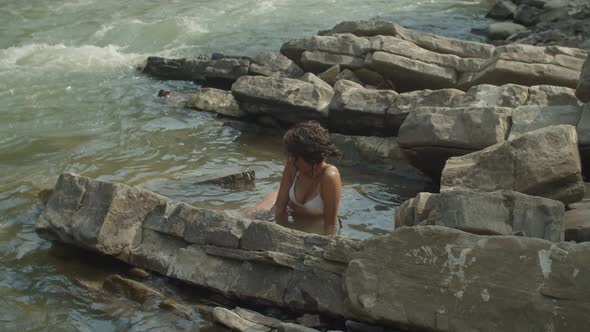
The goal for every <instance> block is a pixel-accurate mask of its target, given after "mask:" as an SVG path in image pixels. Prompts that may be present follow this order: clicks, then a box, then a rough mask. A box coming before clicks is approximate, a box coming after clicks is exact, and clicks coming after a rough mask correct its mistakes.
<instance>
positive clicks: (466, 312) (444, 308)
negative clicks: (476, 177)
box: [344, 226, 590, 331]
mask: <svg viewBox="0 0 590 332" xmlns="http://www.w3.org/2000/svg"><path fill="white" fill-rule="evenodd" d="M587 251H588V247H587V246H584V245H576V244H570V243H559V244H555V243H551V242H548V241H544V240H540V239H531V238H525V237H514V236H489V237H483V236H478V235H472V234H468V233H465V232H462V231H458V230H453V229H450V228H446V227H436V226H427V227H404V228H401V229H399V230H396V231H395V232H394V233H393V234H392V235H390V236H381V237H375V238H371V239H368V240H365V241H363V250H362V251H361V252H360V253H358V254H357V256H356V257H357V258H356V259H354V260H353V261H351V262H350V263H349V265H348V269H347V271H346V274H345V279H344V282H345V287H346V290H347V294H348V299H349V301H350V303H351V305H352V306H353V307H354V309H355V312H357V313H358V314H359V316H362V317H364V319H363V320H365V321H369V322H381V323H384V322H387V321H406V322H410V323H409V325H413V326H420V327H421V328H423V329H426V330H436V331H465V330H479V331H495V330H498V329H500V330H504V331H517V330H520V329H521V328H522V329H524V330H546V329H555V330H556V331H558V330H572V331H573V330H580V331H582V330H584V329H585V328H586V319H585V318H584V317H585V316H584V314H582V312H583V311H584V310H585V309H582V312H578V311H577V309H573V308H575V307H576V308H587V307H588V306H589V305H590V303H588V300H587V299H588V296H589V295H590V293H589V291H588V290H587V288H586V287H584V286H582V285H586V284H588V283H589V282H588V280H585V279H583V278H582V276H583V275H585V274H586V273H588V269H587V268H586V267H582V266H587V264H590V257H588V256H585V255H586V252H587ZM383 253H388V254H387V255H384V254H383ZM498 257H502V260H501V261H502V263H500V264H499V263H498ZM492 266H493V268H491V267H492ZM490 271H493V272H492V273H491V272H490ZM525 275H526V277H524V276H525ZM417 276H421V277H420V278H417ZM525 279H526V280H525ZM506 285H510V287H506ZM580 287H582V288H580ZM434 294H436V295H434ZM525 294H526V295H525ZM548 297H550V298H551V300H550V301H548V300H547V299H548ZM423 298H428V299H429V300H428V301H422V300H420V301H409V300H402V301H400V299H423ZM525 298H526V299H525ZM580 301H581V302H580ZM566 303H568V304H566ZM560 304H561V305H566V306H567V308H565V307H561V306H560ZM578 305H579V306H580V307H578ZM466 317H468V318H466ZM525 317H526V318H525ZM528 317H535V319H530V318H528Z"/></svg>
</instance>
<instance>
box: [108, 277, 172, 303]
mask: <svg viewBox="0 0 590 332" xmlns="http://www.w3.org/2000/svg"><path fill="white" fill-rule="evenodd" d="M103 288H104V289H106V290H108V291H110V292H113V293H115V294H120V295H123V296H125V297H126V298H128V299H130V300H133V301H136V302H139V303H145V302H147V301H149V300H152V299H157V298H160V297H162V293H160V292H159V291H157V290H155V289H153V288H151V287H149V286H146V285H144V284H143V283H141V282H138V281H135V280H131V279H127V278H123V277H121V276H120V275H117V274H116V275H112V276H109V277H108V278H106V279H105V281H104V284H103Z"/></svg>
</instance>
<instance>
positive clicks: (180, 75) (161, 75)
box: [142, 57, 210, 81]
mask: <svg viewBox="0 0 590 332" xmlns="http://www.w3.org/2000/svg"><path fill="white" fill-rule="evenodd" d="M209 64H210V61H208V60H187V59H166V58H160V57H149V58H148V59H147V63H146V65H145V67H144V68H143V70H142V72H143V73H144V74H146V75H149V76H152V77H155V78H158V79H161V80H182V81H203V80H205V79H206V76H205V68H207V66H208V65H209Z"/></svg>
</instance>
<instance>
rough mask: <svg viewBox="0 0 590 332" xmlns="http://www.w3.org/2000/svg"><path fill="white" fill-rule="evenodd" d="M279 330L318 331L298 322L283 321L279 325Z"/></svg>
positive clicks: (287, 331)
mask: <svg viewBox="0 0 590 332" xmlns="http://www.w3.org/2000/svg"><path fill="white" fill-rule="evenodd" d="M278 331H279V332H319V331H318V330H316V329H312V328H309V327H305V326H301V325H298V324H293V323H283V324H281V326H279V329H278Z"/></svg>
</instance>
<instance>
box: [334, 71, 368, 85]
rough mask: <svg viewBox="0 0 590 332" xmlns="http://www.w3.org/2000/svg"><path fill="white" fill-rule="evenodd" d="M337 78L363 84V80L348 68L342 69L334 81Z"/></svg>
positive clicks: (337, 79)
mask: <svg viewBox="0 0 590 332" xmlns="http://www.w3.org/2000/svg"><path fill="white" fill-rule="evenodd" d="M339 80H347V81H351V82H355V83H358V84H360V85H363V81H361V79H360V78H358V77H357V76H356V75H355V73H354V72H352V71H351V70H350V69H344V70H342V71H341V72H340V73H339V74H338V75H336V81H339Z"/></svg>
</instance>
